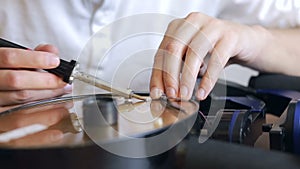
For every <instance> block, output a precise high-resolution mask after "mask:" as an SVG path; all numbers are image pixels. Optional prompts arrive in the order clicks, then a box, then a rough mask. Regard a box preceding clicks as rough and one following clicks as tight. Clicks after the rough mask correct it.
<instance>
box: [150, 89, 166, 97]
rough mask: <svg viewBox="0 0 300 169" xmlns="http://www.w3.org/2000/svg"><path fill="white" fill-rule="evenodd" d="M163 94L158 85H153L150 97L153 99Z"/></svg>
mask: <svg viewBox="0 0 300 169" xmlns="http://www.w3.org/2000/svg"><path fill="white" fill-rule="evenodd" d="M162 94H163V92H162V90H161V89H159V88H157V87H153V88H151V91H150V97H151V98H152V99H158V98H160V96H161V95H162Z"/></svg>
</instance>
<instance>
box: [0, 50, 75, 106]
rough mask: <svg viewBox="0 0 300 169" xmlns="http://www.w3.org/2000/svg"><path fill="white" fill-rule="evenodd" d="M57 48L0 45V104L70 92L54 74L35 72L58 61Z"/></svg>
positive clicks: (21, 101)
mask: <svg viewBox="0 0 300 169" xmlns="http://www.w3.org/2000/svg"><path fill="white" fill-rule="evenodd" d="M57 54H58V50H57V49H56V48H55V47H54V46H51V45H40V46H38V47H36V49H35V50H34V51H30V50H23V49H14V48H0V81H1V83H0V106H4V105H9V104H17V103H24V102H29V101H33V100H39V99H44V98H50V97H54V96H58V95H62V94H65V93H67V92H70V90H69V88H67V90H66V89H64V86H65V85H66V84H65V83H64V82H63V81H62V80H61V79H60V78H58V77H57V76H55V75H53V74H50V73H46V72H42V71H38V69H50V68H55V67H57V66H58V64H59V58H58V57H57Z"/></svg>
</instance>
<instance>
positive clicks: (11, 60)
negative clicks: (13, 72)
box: [1, 50, 17, 66]
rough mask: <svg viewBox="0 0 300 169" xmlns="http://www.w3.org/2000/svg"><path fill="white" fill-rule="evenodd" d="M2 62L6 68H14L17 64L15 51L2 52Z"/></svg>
mask: <svg viewBox="0 0 300 169" xmlns="http://www.w3.org/2000/svg"><path fill="white" fill-rule="evenodd" d="M1 54H2V56H1V62H2V64H3V65H4V66H14V65H15V63H16V55H17V54H16V52H14V51H13V50H3V51H2V52H1Z"/></svg>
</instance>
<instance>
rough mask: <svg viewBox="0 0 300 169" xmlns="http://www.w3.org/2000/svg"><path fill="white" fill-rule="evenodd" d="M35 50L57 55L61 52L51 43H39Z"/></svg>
mask: <svg viewBox="0 0 300 169" xmlns="http://www.w3.org/2000/svg"><path fill="white" fill-rule="evenodd" d="M34 50H36V51H44V52H50V53H53V54H55V55H58V54H59V51H58V49H57V47H55V46H53V45H50V44H45V45H38V46H37V47H36V48H35V49H34Z"/></svg>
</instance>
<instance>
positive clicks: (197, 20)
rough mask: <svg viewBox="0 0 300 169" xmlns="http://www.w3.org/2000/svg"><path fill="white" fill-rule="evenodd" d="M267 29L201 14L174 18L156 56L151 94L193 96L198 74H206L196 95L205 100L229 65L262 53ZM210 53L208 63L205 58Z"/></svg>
mask: <svg viewBox="0 0 300 169" xmlns="http://www.w3.org/2000/svg"><path fill="white" fill-rule="evenodd" d="M263 30H264V29H262V28H261V27H259V26H246V25H240V24H237V23H233V22H229V21H224V20H219V19H216V18H212V17H210V16H207V15H204V14H201V13H191V14H190V15H188V16H187V17H186V18H184V19H177V20H174V21H172V22H171V23H170V24H169V27H168V29H167V31H166V34H165V37H164V39H163V41H162V43H161V45H160V47H159V50H158V52H157V54H156V57H155V61H154V69H153V72H152V77H151V85H150V88H151V97H153V98H157V97H159V96H160V95H161V93H162V92H165V93H166V95H167V96H168V97H172V98H174V97H178V96H180V97H182V98H183V99H189V98H190V97H191V95H192V92H193V89H194V85H195V82H196V78H197V76H198V74H202V75H203V77H202V80H201V83H200V86H199V88H198V91H197V93H196V96H197V98H198V99H200V100H202V99H205V98H206V97H207V95H208V93H209V92H210V91H211V90H212V88H213V86H214V85H215V83H216V81H217V79H218V77H219V75H220V73H221V71H222V69H223V68H224V67H225V66H226V65H227V64H229V63H232V62H239V63H242V64H246V65H247V64H250V62H251V61H252V60H253V59H254V58H255V57H256V56H257V55H258V52H260V51H261V48H263V45H262V40H261V37H262V36H263V35H264V34H263V33H262V32H263ZM208 53H209V54H210V58H209V61H208V64H207V65H206V63H204V58H205V56H207V54H208ZM183 59H184V65H183V66H182V60H183ZM181 66H182V68H181ZM180 73H181V75H180ZM179 79H180V80H179Z"/></svg>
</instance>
